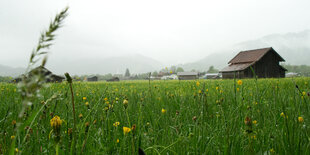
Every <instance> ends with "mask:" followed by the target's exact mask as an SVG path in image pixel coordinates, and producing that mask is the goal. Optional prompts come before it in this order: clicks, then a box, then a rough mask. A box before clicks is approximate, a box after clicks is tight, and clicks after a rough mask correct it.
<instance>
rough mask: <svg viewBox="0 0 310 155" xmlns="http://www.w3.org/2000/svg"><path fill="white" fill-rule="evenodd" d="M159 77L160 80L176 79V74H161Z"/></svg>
mask: <svg viewBox="0 0 310 155" xmlns="http://www.w3.org/2000/svg"><path fill="white" fill-rule="evenodd" d="M160 79H161V80H177V79H178V76H177V75H176V74H171V75H167V76H162V77H161V78H160Z"/></svg>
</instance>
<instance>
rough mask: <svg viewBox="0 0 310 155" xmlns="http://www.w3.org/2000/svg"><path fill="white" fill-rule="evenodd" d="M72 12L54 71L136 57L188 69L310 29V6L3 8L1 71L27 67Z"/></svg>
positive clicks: (177, 2) (239, 2)
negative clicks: (53, 26)
mask: <svg viewBox="0 0 310 155" xmlns="http://www.w3.org/2000/svg"><path fill="white" fill-rule="evenodd" d="M66 6H69V7H70V9H69V16H68V18H67V19H66V20H65V22H64V27H63V28H62V29H61V30H60V31H58V32H57V35H58V36H57V39H56V41H55V45H54V46H53V47H52V48H51V49H50V51H51V53H50V55H49V60H48V64H47V65H48V66H51V67H52V68H54V69H55V70H56V72H57V70H58V71H60V70H61V69H59V68H60V67H59V66H57V64H59V61H62V62H64V63H62V65H63V66H65V65H66V63H79V64H78V65H77V64H70V65H76V66H83V64H84V63H86V61H92V60H98V61H101V60H107V59H110V58H111V57H119V56H126V55H135V54H138V55H143V56H146V57H149V58H151V59H154V61H156V62H160V63H161V64H162V65H163V66H169V65H173V64H186V63H191V62H195V61H198V60H201V59H202V58H203V57H207V56H208V55H212V54H215V53H218V52H220V51H222V49H225V50H226V49H227V48H228V47H232V46H233V45H235V44H239V43H240V42H245V41H248V40H256V39H258V38H261V37H264V36H266V35H270V34H286V33H288V32H293V33H294V32H302V31H304V30H307V29H310V20H309V19H310V10H309V6H310V1H309V0H298V1H293V0H272V1H270V0H234V1H224V0H220V1H209V0H208V1H182V0H157V1H145V0H131V1H101V0H96V1H95V0H93V1H82V0H74V1H64V0H53V1H46V0H27V1H18V0H2V1H0V19H1V21H0V22H1V24H0V54H1V57H0V64H2V65H7V66H12V67H24V66H26V64H27V62H28V59H29V56H30V52H31V50H32V48H34V47H35V45H36V43H37V40H38V38H39V35H40V32H41V31H42V30H43V29H45V28H46V27H47V26H48V24H49V22H50V21H51V19H52V18H53V17H54V16H55V14H56V13H57V12H59V11H60V10H62V9H63V8H64V7H66ZM232 52H236V51H232ZM77 60H78V61H77ZM119 63H122V62H119ZM57 68H58V69H57ZM115 72H117V71H115ZM121 72H123V71H121Z"/></svg>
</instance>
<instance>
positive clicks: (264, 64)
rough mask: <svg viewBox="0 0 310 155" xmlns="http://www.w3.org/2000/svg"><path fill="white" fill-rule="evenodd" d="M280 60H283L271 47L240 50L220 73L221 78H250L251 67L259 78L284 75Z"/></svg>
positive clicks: (251, 75) (251, 74) (251, 73)
mask: <svg viewBox="0 0 310 155" xmlns="http://www.w3.org/2000/svg"><path fill="white" fill-rule="evenodd" d="M281 61H285V60H284V59H283V58H282V57H281V56H280V55H279V54H278V53H277V52H276V51H275V50H274V49H273V48H272V47H269V48H262V49H255V50H248V51H241V52H239V53H238V54H237V55H236V56H235V57H234V58H233V59H232V60H230V61H229V62H228V64H229V66H227V67H225V68H224V69H222V70H221V71H220V73H222V76H223V78H234V77H235V78H252V77H254V76H253V72H252V69H253V70H254V71H255V74H256V76H257V77H259V78H272V77H275V78H278V77H285V71H287V70H286V69H285V68H283V67H282V66H281V65H280V64H279V62H281ZM251 68H252V69H251Z"/></svg>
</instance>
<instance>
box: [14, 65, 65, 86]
mask: <svg viewBox="0 0 310 155" xmlns="http://www.w3.org/2000/svg"><path fill="white" fill-rule="evenodd" d="M34 75H42V76H45V78H46V82H62V80H64V79H65V78H64V77H62V76H58V75H55V74H53V73H52V72H51V71H49V70H48V69H46V68H45V67H43V66H39V67H36V68H34V69H32V70H31V71H30V72H29V73H28V74H27V75H21V76H20V77H18V78H16V79H14V80H13V82H15V83H17V82H20V81H21V80H22V78H28V77H31V76H34Z"/></svg>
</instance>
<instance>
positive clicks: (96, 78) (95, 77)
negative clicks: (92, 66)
mask: <svg viewBox="0 0 310 155" xmlns="http://www.w3.org/2000/svg"><path fill="white" fill-rule="evenodd" d="M87 81H90V82H92V81H98V77H97V76H92V77H88V78H87Z"/></svg>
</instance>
